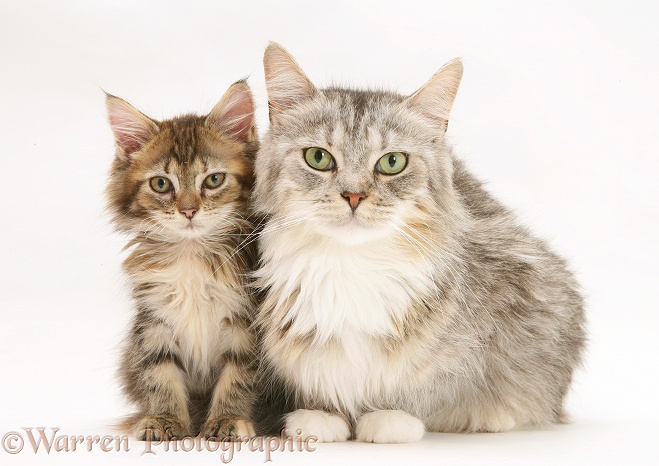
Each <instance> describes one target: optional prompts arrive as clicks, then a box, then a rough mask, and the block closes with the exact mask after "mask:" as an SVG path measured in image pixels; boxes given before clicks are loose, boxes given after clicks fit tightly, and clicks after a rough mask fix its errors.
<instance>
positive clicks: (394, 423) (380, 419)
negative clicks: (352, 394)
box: [356, 410, 426, 443]
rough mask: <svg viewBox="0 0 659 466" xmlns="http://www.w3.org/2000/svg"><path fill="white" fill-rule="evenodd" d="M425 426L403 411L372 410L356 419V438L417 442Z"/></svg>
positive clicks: (421, 436) (391, 441)
mask: <svg viewBox="0 0 659 466" xmlns="http://www.w3.org/2000/svg"><path fill="white" fill-rule="evenodd" d="M425 432H426V428H425V426H424V425H423V422H421V420H420V419H417V418H415V417H414V416H412V415H410V414H407V413H406V412H405V411H384V410H383V411H373V412H370V413H366V414H364V415H363V416H362V417H360V418H359V420H358V421H357V429H356V434H357V440H359V441H361V442H373V443H407V442H418V441H419V440H421V439H422V438H423V434H425Z"/></svg>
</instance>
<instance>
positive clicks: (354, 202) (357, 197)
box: [341, 193, 366, 210]
mask: <svg viewBox="0 0 659 466" xmlns="http://www.w3.org/2000/svg"><path fill="white" fill-rule="evenodd" d="M341 196H343V198H344V199H345V200H346V201H348V204H350V208H351V209H352V210H355V209H356V208H357V206H358V205H359V203H360V202H361V200H362V199H366V194H365V193H341Z"/></svg>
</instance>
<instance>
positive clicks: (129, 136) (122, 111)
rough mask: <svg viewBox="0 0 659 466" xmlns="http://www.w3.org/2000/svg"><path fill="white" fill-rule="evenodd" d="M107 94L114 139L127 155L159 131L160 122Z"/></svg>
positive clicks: (138, 148) (106, 101)
mask: <svg viewBox="0 0 659 466" xmlns="http://www.w3.org/2000/svg"><path fill="white" fill-rule="evenodd" d="M105 96H106V98H105V104H106V106H107V109H108V118H109V120H110V126H111V127H112V132H113V133H114V140H115V141H116V143H117V146H118V147H119V148H120V149H121V150H123V152H124V154H125V155H127V156H129V155H131V154H132V153H133V152H136V151H138V150H140V149H141V148H142V147H144V145H145V144H146V143H147V142H149V140H150V139H151V138H152V137H153V136H155V135H156V134H157V133H158V131H159V128H158V124H157V123H156V122H155V121H154V120H152V119H151V118H149V117H148V116H146V115H144V114H143V113H141V112H140V111H139V110H137V109H136V108H135V107H133V106H132V105H131V104H129V103H128V102H126V101H125V100H123V99H120V98H119V97H115V96H113V95H110V94H106V95H105Z"/></svg>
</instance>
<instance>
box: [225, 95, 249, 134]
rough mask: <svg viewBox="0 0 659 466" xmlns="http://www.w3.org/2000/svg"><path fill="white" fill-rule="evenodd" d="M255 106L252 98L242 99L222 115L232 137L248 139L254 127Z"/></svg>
mask: <svg viewBox="0 0 659 466" xmlns="http://www.w3.org/2000/svg"><path fill="white" fill-rule="evenodd" d="M253 115H254V108H253V107H252V102H251V100H250V99H249V98H248V99H242V100H241V101H240V102H239V103H238V104H237V105H235V106H233V107H232V108H230V109H229V111H227V112H226V113H225V114H224V115H222V120H223V124H222V126H223V127H224V128H225V132H226V133H227V134H228V135H229V136H232V137H235V138H237V139H240V140H243V141H246V140H248V139H249V136H250V132H251V129H252V120H253Z"/></svg>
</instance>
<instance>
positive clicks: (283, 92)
mask: <svg viewBox="0 0 659 466" xmlns="http://www.w3.org/2000/svg"><path fill="white" fill-rule="evenodd" d="M263 66H264V68H265V86H266V88H267V90H268V107H269V109H270V122H271V123H275V122H276V119H277V117H278V116H279V115H280V114H281V113H283V112H285V111H286V110H288V109H290V108H292V107H294V106H295V105H296V104H297V103H298V102H300V101H301V100H304V99H308V98H309V97H311V96H312V95H313V93H314V92H315V91H316V89H315V87H314V85H313V84H311V81H309V78H307V76H306V75H305V74H304V72H303V71H302V68H300V67H299V65H298V64H297V62H296V61H295V59H294V58H293V56H292V55H291V54H290V53H288V51H287V50H286V49H285V48H284V47H282V46H281V45H279V44H277V43H275V42H270V45H268V48H267V49H265V54H264V56H263Z"/></svg>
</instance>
